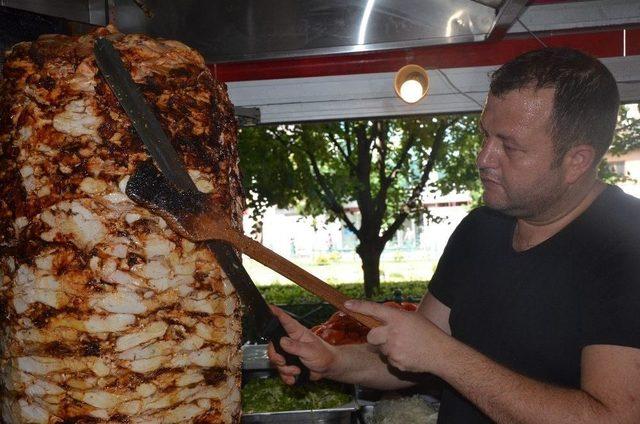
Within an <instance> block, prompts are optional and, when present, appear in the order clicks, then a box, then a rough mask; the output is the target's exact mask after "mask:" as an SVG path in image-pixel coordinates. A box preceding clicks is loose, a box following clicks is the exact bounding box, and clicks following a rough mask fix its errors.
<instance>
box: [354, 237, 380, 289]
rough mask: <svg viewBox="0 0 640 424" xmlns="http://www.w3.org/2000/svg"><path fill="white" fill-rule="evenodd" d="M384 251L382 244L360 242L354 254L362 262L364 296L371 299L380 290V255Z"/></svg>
mask: <svg viewBox="0 0 640 424" xmlns="http://www.w3.org/2000/svg"><path fill="white" fill-rule="evenodd" d="M383 250H384V244H382V245H381V243H379V242H360V244H359V245H358V247H356V252H357V253H358V256H360V260H362V271H363V273H364V295H365V296H366V298H367V299H369V298H371V296H373V295H374V294H375V293H377V292H378V291H379V290H380V255H381V254H382V251H383Z"/></svg>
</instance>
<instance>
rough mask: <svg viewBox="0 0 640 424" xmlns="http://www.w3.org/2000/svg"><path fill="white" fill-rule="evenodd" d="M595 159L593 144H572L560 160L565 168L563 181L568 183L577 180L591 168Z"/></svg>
mask: <svg viewBox="0 0 640 424" xmlns="http://www.w3.org/2000/svg"><path fill="white" fill-rule="evenodd" d="M595 159H596V152H595V150H594V149H593V146H590V145H588V144H578V145H577V146H573V147H572V148H571V149H569V151H568V152H567V153H566V154H565V155H564V158H563V160H562V164H563V166H564V169H565V181H566V182H567V183H569V184H573V183H575V182H576V181H578V180H579V179H580V178H581V177H582V176H583V175H584V174H585V173H587V172H589V171H591V170H592V168H593V166H594V161H595Z"/></svg>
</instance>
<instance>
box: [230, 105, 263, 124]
mask: <svg viewBox="0 0 640 424" xmlns="http://www.w3.org/2000/svg"><path fill="white" fill-rule="evenodd" d="M233 112H234V114H235V116H236V119H237V120H238V125H240V126H241V127H251V126H254V125H258V124H259V123H260V108H258V107H242V106H238V107H234V108H233Z"/></svg>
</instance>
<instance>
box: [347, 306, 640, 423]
mask: <svg viewBox="0 0 640 424" xmlns="http://www.w3.org/2000/svg"><path fill="white" fill-rule="evenodd" d="M349 308H350V309H352V310H354V311H357V312H360V313H364V314H368V315H372V316H374V317H376V318H378V319H379V320H382V321H383V322H384V323H385V325H383V326H382V327H378V328H376V329H374V330H372V331H371V332H369V336H368V341H369V343H371V344H372V345H374V346H377V347H378V349H379V350H380V352H382V353H383V354H384V355H386V357H387V359H388V361H389V363H390V364H392V365H393V366H395V367H397V368H398V369H400V370H406V371H413V372H430V373H433V374H435V375H437V376H439V377H441V378H442V379H444V380H445V381H447V382H448V383H449V384H451V385H452V386H453V387H454V388H455V389H456V390H457V391H458V392H460V393H461V394H462V395H463V396H465V397H466V398H468V399H469V400H471V401H472V402H473V403H474V404H475V405H476V406H477V407H478V408H480V409H481V410H482V411H483V412H484V413H485V414H487V415H488V416H489V417H491V418H492V419H493V420H495V421H496V422H499V423H541V422H545V423H547V422H548V423H587V424H588V423H616V424H625V423H629V424H635V423H638V422H640V349H635V348H631V347H622V346H611V345H593V346H588V347H586V348H585V349H584V350H583V353H582V382H581V388H580V389H579V390H577V389H567V388H562V387H557V386H553V385H550V384H546V383H543V382H539V381H536V380H533V379H531V378H528V377H526V376H523V375H521V374H518V373H515V372H513V371H511V370H509V369H508V368H506V367H504V366H502V365H499V364H497V363H496V362H494V361H492V360H490V359H489V358H487V357H486V356H484V355H482V354H481V353H479V352H477V351H475V350H473V349H472V348H470V347H469V346H466V345H465V344H463V343H461V342H459V341H457V340H455V339H454V338H452V337H451V336H449V335H447V334H445V333H444V332H443V331H441V330H440V329H438V328H436V327H435V326H434V325H433V324H432V323H431V322H429V321H428V320H425V319H423V320H419V319H417V317H416V316H412V315H409V314H406V313H404V312H403V311H399V310H396V309H393V308H388V307H385V306H383V305H378V304H374V303H370V302H354V303H353V304H351V305H350V306H349ZM409 341H412V342H413V343H411V344H409V348H407V346H406V345H407V343H408V342H409Z"/></svg>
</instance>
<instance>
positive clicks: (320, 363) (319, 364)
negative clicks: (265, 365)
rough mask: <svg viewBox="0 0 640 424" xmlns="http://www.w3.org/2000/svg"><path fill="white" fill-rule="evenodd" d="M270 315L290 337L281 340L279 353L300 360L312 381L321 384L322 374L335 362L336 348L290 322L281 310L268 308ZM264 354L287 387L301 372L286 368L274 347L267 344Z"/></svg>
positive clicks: (303, 327) (296, 323)
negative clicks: (278, 321)
mask: <svg viewBox="0 0 640 424" xmlns="http://www.w3.org/2000/svg"><path fill="white" fill-rule="evenodd" d="M271 311H272V312H273V313H274V315H275V316H276V317H278V319H279V320H280V322H281V323H282V326H283V327H284V330H285V331H286V332H287V334H289V337H283V338H281V339H280V346H282V349H284V350H285V351H286V352H288V353H291V354H293V355H296V356H299V357H300V360H301V361H302V363H303V364H304V365H306V366H307V368H309V371H310V375H309V377H310V379H311V380H313V381H315V380H320V379H321V378H323V377H325V374H326V373H327V371H328V370H329V369H330V367H331V365H333V364H334V362H335V359H336V352H335V348H333V346H331V345H329V344H328V343H326V342H325V341H324V340H322V339H321V338H320V337H318V336H316V335H315V334H313V333H312V332H311V330H309V329H308V328H306V327H305V326H303V325H302V324H300V323H299V322H298V321H296V320H295V319H293V318H291V317H290V316H289V315H288V314H287V313H286V312H284V311H283V310H282V309H280V308H278V307H276V306H271ZM267 353H268V355H269V360H270V361H271V362H272V363H273V364H274V365H275V366H276V367H277V368H278V373H279V374H280V378H282V381H284V382H285V383H286V384H289V385H292V384H294V383H295V377H296V376H297V375H298V374H300V368H298V367H296V366H293V365H285V359H284V357H283V356H282V355H280V354H279V353H278V352H276V350H275V349H274V348H273V343H269V347H268V348H267Z"/></svg>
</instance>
